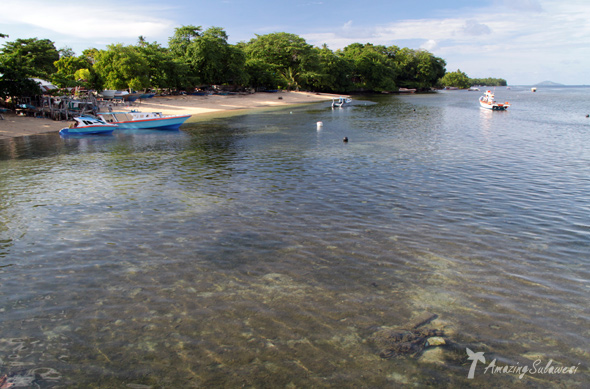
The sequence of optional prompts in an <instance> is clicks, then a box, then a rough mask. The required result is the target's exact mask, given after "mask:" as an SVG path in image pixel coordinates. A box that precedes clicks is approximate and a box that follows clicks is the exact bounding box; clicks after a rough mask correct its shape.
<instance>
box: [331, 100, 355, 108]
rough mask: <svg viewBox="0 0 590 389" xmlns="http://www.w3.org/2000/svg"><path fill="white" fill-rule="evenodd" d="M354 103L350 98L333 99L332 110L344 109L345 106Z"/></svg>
mask: <svg viewBox="0 0 590 389" xmlns="http://www.w3.org/2000/svg"><path fill="white" fill-rule="evenodd" d="M350 103H352V99H351V98H349V97H339V98H333V99H332V108H335V107H339V108H341V107H344V106H345V105H348V104H350Z"/></svg>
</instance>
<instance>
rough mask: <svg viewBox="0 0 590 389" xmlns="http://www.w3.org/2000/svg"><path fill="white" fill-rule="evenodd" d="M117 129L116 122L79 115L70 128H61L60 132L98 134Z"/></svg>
mask: <svg viewBox="0 0 590 389" xmlns="http://www.w3.org/2000/svg"><path fill="white" fill-rule="evenodd" d="M116 129H117V126H116V125H114V124H108V123H105V122H104V121H102V120H100V119H97V118H95V117H92V116H78V117H75V118H74V123H72V124H70V126H69V127H68V128H62V129H61V130H59V134H60V135H63V136H67V135H97V134H110V133H112V132H113V131H114V130H116Z"/></svg>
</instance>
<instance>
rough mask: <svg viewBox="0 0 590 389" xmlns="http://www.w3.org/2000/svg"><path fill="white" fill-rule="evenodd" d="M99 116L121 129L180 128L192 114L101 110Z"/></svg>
mask: <svg viewBox="0 0 590 389" xmlns="http://www.w3.org/2000/svg"><path fill="white" fill-rule="evenodd" d="M97 116H98V118H99V119H101V120H103V121H105V122H106V123H112V124H116V125H117V128H118V129H120V130H133V129H147V130H178V128H179V127H180V126H181V125H182V124H183V123H184V122H185V121H186V120H187V119H188V118H190V117H191V115H163V114H162V113H161V112H139V111H131V112H100V113H98V114H97Z"/></svg>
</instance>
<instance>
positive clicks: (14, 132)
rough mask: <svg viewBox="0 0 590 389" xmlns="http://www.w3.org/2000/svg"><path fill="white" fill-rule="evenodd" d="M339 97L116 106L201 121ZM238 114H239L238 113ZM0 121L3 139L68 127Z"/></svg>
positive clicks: (170, 99)
mask: <svg viewBox="0 0 590 389" xmlns="http://www.w3.org/2000/svg"><path fill="white" fill-rule="evenodd" d="M333 97H338V96H336V95H331V94H326V93H310V92H284V91H283V92H277V93H253V94H249V95H227V96H224V95H209V96H192V95H182V96H157V97H153V98H150V99H144V100H142V101H137V102H135V103H134V104H133V105H131V106H128V105H122V104H120V105H113V106H112V109H113V110H115V111H123V110H127V111H128V110H132V109H135V110H140V111H146V112H152V111H155V112H162V113H164V114H178V115H180V114H183V115H186V114H191V115H193V117H192V118H191V119H190V120H198V118H199V117H207V118H209V117H214V116H215V115H217V114H221V113H224V112H227V111H238V112H239V111H240V110H242V111H243V110H255V109H265V108H273V107H283V106H289V105H297V104H306V103H307V104H310V103H316V102H321V101H328V100H332V98H333ZM103 110H105V109H103ZM238 112H236V113H238ZM3 117H4V120H0V139H5V138H14V137H19V136H28V135H37V134H43V133H51V132H57V131H59V130H61V129H62V128H64V127H67V125H68V122H66V121H53V120H50V119H40V118H33V117H23V116H17V115H15V114H10V113H9V114H3Z"/></svg>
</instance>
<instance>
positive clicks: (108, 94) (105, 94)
mask: <svg viewBox="0 0 590 389" xmlns="http://www.w3.org/2000/svg"><path fill="white" fill-rule="evenodd" d="M115 93H117V91H116V90H112V89H111V90H103V91H102V92H100V93H99V95H100V96H102V98H103V99H107V100H112V99H114V98H115Z"/></svg>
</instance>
